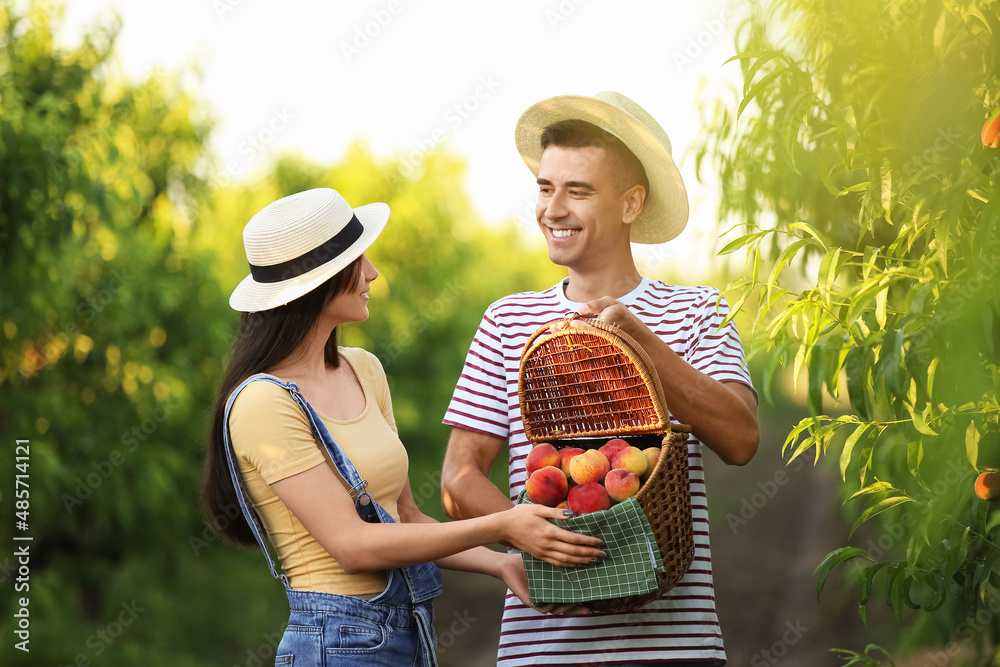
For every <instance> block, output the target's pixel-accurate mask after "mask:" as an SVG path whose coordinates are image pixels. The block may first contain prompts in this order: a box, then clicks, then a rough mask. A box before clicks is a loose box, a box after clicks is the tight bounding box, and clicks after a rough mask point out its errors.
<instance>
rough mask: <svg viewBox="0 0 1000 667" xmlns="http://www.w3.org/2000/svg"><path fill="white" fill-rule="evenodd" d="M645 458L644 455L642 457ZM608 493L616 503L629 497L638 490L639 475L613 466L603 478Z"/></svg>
mask: <svg viewBox="0 0 1000 667" xmlns="http://www.w3.org/2000/svg"><path fill="white" fill-rule="evenodd" d="M643 460H645V457H643ZM604 486H605V488H606V489H607V490H608V495H609V496H611V499H612V500H614V501H615V502H616V503H620V502H621V501H623V500H625V499H626V498H631V497H632V496H634V495H635V494H636V493H637V492H638V491H639V476H638V475H636V474H635V473H634V472H632V471H631V470H626V469H625V468H615V469H613V470H612V471H611V472H609V473H608V474H607V476H605V478H604Z"/></svg>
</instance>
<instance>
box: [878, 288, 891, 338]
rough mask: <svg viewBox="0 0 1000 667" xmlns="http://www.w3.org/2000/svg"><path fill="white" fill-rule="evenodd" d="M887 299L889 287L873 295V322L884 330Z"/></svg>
mask: <svg viewBox="0 0 1000 667" xmlns="http://www.w3.org/2000/svg"><path fill="white" fill-rule="evenodd" d="M888 298H889V287H888V285H887V286H886V288H885V289H883V290H881V291H880V292H879V293H878V294H876V295H875V321H876V322H878V325H879V326H880V327H881V328H883V329H885V302H886V299H888Z"/></svg>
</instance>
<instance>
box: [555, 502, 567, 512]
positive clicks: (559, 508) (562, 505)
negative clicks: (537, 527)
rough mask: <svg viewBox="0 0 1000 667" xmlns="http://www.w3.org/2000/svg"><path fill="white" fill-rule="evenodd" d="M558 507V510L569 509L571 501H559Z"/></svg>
mask: <svg viewBox="0 0 1000 667" xmlns="http://www.w3.org/2000/svg"><path fill="white" fill-rule="evenodd" d="M556 509H557V510H568V509H569V503H567V502H566V501H565V500H564V501H562V502H561V503H559V504H558V505H556Z"/></svg>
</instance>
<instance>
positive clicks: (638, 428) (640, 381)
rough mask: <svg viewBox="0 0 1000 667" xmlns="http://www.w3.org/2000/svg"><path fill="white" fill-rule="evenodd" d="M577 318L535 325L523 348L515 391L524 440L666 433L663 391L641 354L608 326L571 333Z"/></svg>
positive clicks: (631, 341)
mask: <svg viewBox="0 0 1000 667" xmlns="http://www.w3.org/2000/svg"><path fill="white" fill-rule="evenodd" d="M577 317H579V315H578V314H576V313H574V314H572V315H569V316H567V317H566V318H564V319H563V320H555V321H553V322H550V323H548V324H546V325H544V326H542V327H541V328H539V329H538V330H537V331H536V332H535V333H534V334H533V335H532V336H531V337H530V338H529V339H528V342H527V343H526V344H525V346H524V352H523V354H522V355H521V368H520V371H519V372H518V379H517V392H518V400H519V402H520V404H521V417H522V419H523V420H524V432H525V435H526V436H527V438H528V439H529V440H531V441H532V442H539V441H542V440H549V439H560V438H572V437H602V436H616V435H627V434H642V433H667V432H669V431H670V418H669V414H668V412H667V406H666V400H665V399H664V396H663V387H662V386H661V384H660V378H659V376H658V375H657V373H656V371H655V369H654V368H653V363H652V361H651V360H650V358H649V355H647V354H646V351H645V350H643V349H642V347H641V346H640V345H639V344H638V343H636V342H635V340H634V339H633V338H632V337H630V336H629V335H628V334H626V333H625V332H623V331H622V330H621V329H620V328H619V327H617V326H616V325H614V324H608V323H605V322H600V321H597V320H591V321H586V323H585V324H584V326H570V324H569V323H570V321H572V320H573V319H576V318H577ZM580 321H581V322H585V321H584V320H580ZM554 324H564V325H565V326H562V327H553V325H554Z"/></svg>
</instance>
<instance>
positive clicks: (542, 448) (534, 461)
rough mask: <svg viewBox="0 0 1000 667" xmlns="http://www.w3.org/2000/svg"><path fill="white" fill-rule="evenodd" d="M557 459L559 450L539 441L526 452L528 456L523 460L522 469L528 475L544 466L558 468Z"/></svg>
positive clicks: (558, 459)
mask: <svg viewBox="0 0 1000 667" xmlns="http://www.w3.org/2000/svg"><path fill="white" fill-rule="evenodd" d="M559 461H560V458H559V451H558V450H557V449H556V448H555V447H553V446H552V445H550V444H549V443H547V442H540V443H538V444H537V445H535V446H534V447H532V448H531V451H530V452H528V458H526V459H525V460H524V469H525V470H526V471H527V473H528V474H529V475H530V474H531V473H533V472H535V471H536V470H539V469H541V468H544V467H545V466H555V467H556V468H558V467H559Z"/></svg>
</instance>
